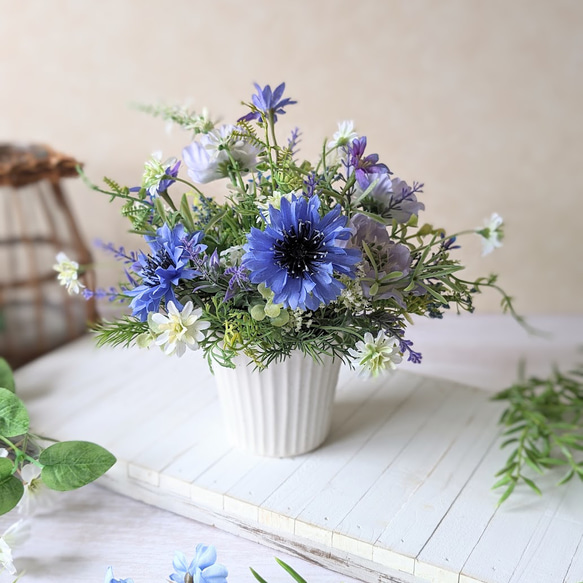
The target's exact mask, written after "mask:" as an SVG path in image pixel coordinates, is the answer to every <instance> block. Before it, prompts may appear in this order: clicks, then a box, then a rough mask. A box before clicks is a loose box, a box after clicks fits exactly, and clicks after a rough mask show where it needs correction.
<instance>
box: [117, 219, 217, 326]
mask: <svg viewBox="0 0 583 583" xmlns="http://www.w3.org/2000/svg"><path fill="white" fill-rule="evenodd" d="M202 237H203V233H202V231H198V232H197V233H194V234H193V235H190V236H188V235H187V234H186V233H185V231H184V227H183V226H182V225H177V226H176V227H174V228H173V229H170V227H169V226H168V225H167V224H164V226H162V227H160V228H159V229H158V230H157V231H156V236H155V237H150V236H146V237H145V239H146V242H147V243H148V245H149V246H150V250H151V253H150V254H148V255H146V254H145V253H142V252H140V255H139V257H138V260H137V261H136V263H134V265H133V266H132V269H133V271H135V272H136V273H137V274H138V275H139V276H140V277H141V279H142V283H141V285H139V286H137V287H135V288H134V289H132V290H129V291H127V292H126V295H128V296H130V297H132V298H133V299H132V301H131V303H130V308H132V315H134V316H137V317H138V318H140V320H142V322H145V321H146V320H147V318H148V313H149V312H157V311H158V309H159V307H160V302H161V301H162V299H163V300H164V302H165V303H166V304H168V303H169V302H174V304H175V305H176V306H177V307H178V308H179V309H181V308H182V304H181V303H180V302H179V301H178V300H177V299H176V296H175V294H174V287H175V286H177V285H178V283H179V282H180V280H181V279H182V280H185V279H192V278H193V277H196V276H197V275H199V272H198V271H196V270H195V269H191V268H189V267H188V264H189V259H192V257H193V254H194V253H195V252H196V253H202V251H204V250H205V249H206V245H202V244H201V243H200V241H201V239H202Z"/></svg>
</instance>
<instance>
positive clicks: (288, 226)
mask: <svg viewBox="0 0 583 583" xmlns="http://www.w3.org/2000/svg"><path fill="white" fill-rule="evenodd" d="M319 209H320V199H319V198H318V197H317V196H315V195H314V196H312V197H311V198H306V197H305V196H300V197H296V196H295V195H294V196H292V200H291V202H290V201H289V200H287V199H286V198H285V197H282V199H281V208H280V209H279V210H278V209H275V208H274V207H273V206H270V207H269V224H268V225H267V226H266V228H265V230H264V231H260V230H259V229H256V228H252V229H251V233H250V234H248V235H247V240H248V243H247V245H245V246H244V249H245V251H246V253H245V255H244V256H243V259H242V263H241V264H242V266H243V267H245V268H247V269H248V270H249V271H250V275H249V279H250V280H251V282H252V283H263V284H265V285H266V287H268V288H269V289H271V290H272V291H273V293H274V294H275V295H274V297H273V303H274V304H283V305H284V306H285V307H289V308H291V309H292V310H295V309H296V308H300V309H302V310H306V309H307V310H316V309H318V308H319V307H320V306H321V305H322V304H329V303H330V302H331V301H332V300H334V299H336V298H337V297H338V296H339V295H340V292H341V291H342V290H343V289H344V285H343V284H342V283H341V282H340V281H338V279H336V278H335V275H336V274H341V275H348V276H349V277H352V278H354V277H355V273H354V265H355V264H356V263H358V262H359V261H360V258H361V254H360V251H358V250H357V249H345V248H343V247H342V246H341V245H339V244H338V241H343V240H346V239H348V238H349V237H350V233H351V231H350V229H348V228H346V226H345V225H346V217H345V216H343V215H341V214H340V213H341V209H340V207H339V206H336V207H334V208H333V209H332V210H331V211H330V212H328V213H327V214H326V215H324V216H323V217H321V216H320V214H319Z"/></svg>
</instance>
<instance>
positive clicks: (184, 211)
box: [180, 194, 194, 233]
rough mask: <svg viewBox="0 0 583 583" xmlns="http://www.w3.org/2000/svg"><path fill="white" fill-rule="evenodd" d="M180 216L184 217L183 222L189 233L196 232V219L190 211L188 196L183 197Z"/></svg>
mask: <svg viewBox="0 0 583 583" xmlns="http://www.w3.org/2000/svg"><path fill="white" fill-rule="evenodd" d="M180 215H181V216H182V221H183V222H184V226H185V227H186V229H187V231H188V232H190V233H192V232H194V217H193V216H192V211H191V210H190V203H189V202H188V197H187V196H186V194H183V195H182V199H181V200H180Z"/></svg>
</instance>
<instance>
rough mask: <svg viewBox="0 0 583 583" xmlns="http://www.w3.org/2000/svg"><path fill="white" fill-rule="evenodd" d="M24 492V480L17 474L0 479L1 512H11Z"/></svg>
mask: <svg viewBox="0 0 583 583" xmlns="http://www.w3.org/2000/svg"><path fill="white" fill-rule="evenodd" d="M23 494H24V486H23V485H22V482H21V481H20V480H19V479H18V478H16V477H15V476H7V477H5V478H2V479H0V514H6V513H7V512H10V511H11V510H12V509H13V508H14V507H15V506H16V505H17V504H18V502H19V501H20V499H21V498H22V495H23Z"/></svg>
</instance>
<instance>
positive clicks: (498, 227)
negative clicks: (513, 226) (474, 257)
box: [476, 213, 504, 257]
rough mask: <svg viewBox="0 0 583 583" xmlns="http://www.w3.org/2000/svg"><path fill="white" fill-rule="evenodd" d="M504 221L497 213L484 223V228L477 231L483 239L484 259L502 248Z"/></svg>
mask: <svg viewBox="0 0 583 583" xmlns="http://www.w3.org/2000/svg"><path fill="white" fill-rule="evenodd" d="M503 225H504V220H503V219H502V217H501V216H500V215H498V214H497V213H493V214H492V216H491V217H490V218H489V219H486V220H485V221H484V227H481V228H478V230H477V231H476V232H477V233H478V235H481V237H482V257H483V256H484V255H488V253H491V252H492V251H494V249H496V248H497V247H502V239H503V238H504V232H503V230H502V227H503Z"/></svg>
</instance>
